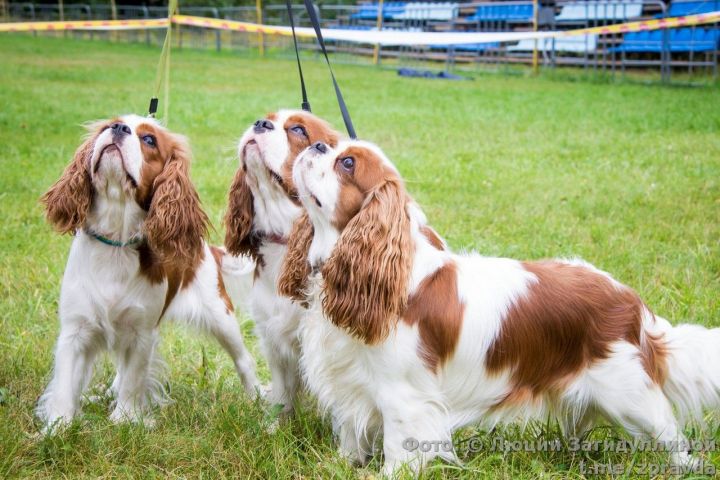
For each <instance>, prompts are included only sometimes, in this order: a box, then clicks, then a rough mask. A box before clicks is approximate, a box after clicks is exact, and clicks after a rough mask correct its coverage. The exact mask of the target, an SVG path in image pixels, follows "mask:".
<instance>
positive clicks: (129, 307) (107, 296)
mask: <svg viewBox="0 0 720 480" xmlns="http://www.w3.org/2000/svg"><path fill="white" fill-rule="evenodd" d="M189 167H190V149H189V146H188V143H187V141H186V140H185V138H184V137H182V136H180V135H176V134H174V133H171V132H169V131H168V130H166V129H165V128H163V127H162V126H160V125H159V124H158V123H157V122H156V121H155V120H153V119H149V118H142V117H139V116H135V115H127V116H122V117H119V118H116V119H114V120H110V121H103V122H98V123H96V124H94V125H92V126H91V127H90V134H89V137H88V138H87V140H86V141H85V142H84V143H83V144H82V145H81V146H80V147H79V148H78V150H77V152H76V153H75V157H74V159H73V161H72V162H71V163H70V165H69V166H68V167H67V168H66V169H65V172H64V173H63V175H62V177H61V178H60V179H59V180H58V181H57V182H56V183H55V184H54V185H53V186H52V188H50V190H49V191H48V192H47V193H45V195H44V196H43V197H42V201H43V203H44V204H45V208H46V213H47V219H48V221H49V222H50V223H51V224H53V225H54V226H55V228H56V229H57V230H58V231H59V232H61V233H72V234H74V235H75V238H74V239H73V242H72V247H71V249H70V256H69V258H68V262H67V266H66V268H65V275H64V277H63V281H62V287H61V291H60V304H59V314H60V324H61V328H60V335H59V337H58V340H57V346H56V348H55V365H54V370H53V377H52V380H51V381H50V384H49V385H48V387H47V389H46V390H45V393H44V394H43V395H42V397H41V398H40V401H39V404H38V406H37V414H38V416H39V417H40V419H41V420H42V421H43V422H44V425H45V430H46V431H51V429H52V427H53V426H54V425H57V424H65V423H67V422H69V421H70V420H71V419H72V418H73V417H74V416H75V415H76V414H77V413H78V410H79V404H80V397H81V395H82V393H83V390H84V389H85V388H86V387H87V385H88V382H89V381H90V378H91V376H92V370H93V363H94V360H95V357H96V356H97V354H98V353H99V352H101V351H103V350H109V351H111V352H112V354H113V356H114V359H115V362H116V367H117V374H116V376H115V379H114V381H113V383H112V386H111V387H110V393H112V394H114V396H115V408H114V410H113V411H112V413H111V414H110V418H111V419H112V420H113V421H124V420H129V421H143V420H144V417H145V415H146V414H147V409H148V407H149V406H150V404H151V403H152V401H153V400H157V401H161V400H163V398H164V391H163V389H162V387H161V384H160V382H158V380H157V379H156V378H154V375H153V372H154V371H155V370H156V369H157V367H158V365H159V363H158V362H159V357H158V352H157V348H158V347H157V344H158V330H159V324H160V321H161V320H162V319H164V318H167V319H175V320H178V321H181V322H184V323H187V324H190V325H192V326H194V327H198V328H200V329H203V330H207V331H209V332H210V333H211V334H212V335H214V336H215V338H216V339H217V340H218V341H219V342H220V344H221V345H222V347H223V348H224V349H225V350H226V351H227V352H228V353H229V354H230V356H231V357H232V359H233V362H234V364H235V368H236V369H237V372H238V374H239V375H240V378H241V380H242V383H243V385H244V387H245V390H246V391H247V392H248V393H249V394H253V393H254V392H255V388H256V386H257V380H256V378H255V363H254V360H253V358H252V357H251V356H250V355H249V353H248V351H247V349H246V348H245V344H244V343H243V337H242V334H241V333H240V330H239V328H238V324H237V320H236V318H235V315H234V313H233V302H232V300H231V298H230V296H229V295H228V291H229V290H231V289H233V290H237V292H238V293H242V291H243V288H245V289H249V288H250V281H251V276H252V268H253V262H252V260H251V259H249V258H234V257H231V256H230V255H227V254H225V252H224V251H223V250H222V249H220V248H215V247H211V246H209V245H208V244H207V243H206V242H205V240H204V237H205V234H206V232H207V224H208V218H207V216H206V215H205V212H204V211H203V210H202V208H201V206H200V200H199V198H198V195H197V193H196V191H195V188H194V187H193V185H192V183H191V182H190V179H189V177H188V170H189ZM226 283H227V285H226ZM226 286H227V287H228V288H226ZM245 294H246V295H247V292H245Z"/></svg>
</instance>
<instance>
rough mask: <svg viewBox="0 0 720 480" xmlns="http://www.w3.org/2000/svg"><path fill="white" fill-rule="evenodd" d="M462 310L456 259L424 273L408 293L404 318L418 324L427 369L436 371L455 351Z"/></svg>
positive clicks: (463, 307) (463, 308)
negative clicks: (428, 272)
mask: <svg viewBox="0 0 720 480" xmlns="http://www.w3.org/2000/svg"><path fill="white" fill-rule="evenodd" d="M464 313H465V304H464V303H463V302H462V301H461V300H460V297H459V293H458V285H457V265H456V264H455V262H449V263H446V264H445V265H443V266H442V267H440V268H438V269H437V270H435V271H434V272H433V273H432V274H430V275H428V276H427V277H425V278H424V279H423V280H422V282H420V285H419V286H418V288H417V290H416V291H415V292H414V293H413V294H412V295H411V296H410V299H409V300H408V304H407V309H406V310H405V313H404V314H403V321H404V322H405V323H407V324H408V325H415V324H417V325H418V331H419V333H420V356H421V357H422V359H423V361H424V362H425V365H426V366H427V367H428V368H429V369H430V370H432V371H434V372H436V371H437V368H438V366H439V365H441V364H443V363H444V362H445V361H446V360H447V359H448V358H450V357H451V356H452V355H453V353H455V348H456V347H457V344H458V341H459V339H460V331H461V329H462V322H463V315H464Z"/></svg>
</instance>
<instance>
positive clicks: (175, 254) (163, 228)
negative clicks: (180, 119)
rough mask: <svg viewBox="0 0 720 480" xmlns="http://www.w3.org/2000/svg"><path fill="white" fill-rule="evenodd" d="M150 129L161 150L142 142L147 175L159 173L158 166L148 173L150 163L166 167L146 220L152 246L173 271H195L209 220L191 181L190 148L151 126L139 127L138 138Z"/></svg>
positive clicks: (155, 183) (154, 189) (157, 181)
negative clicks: (151, 172)
mask: <svg viewBox="0 0 720 480" xmlns="http://www.w3.org/2000/svg"><path fill="white" fill-rule="evenodd" d="M146 128H147V129H148V130H150V129H152V132H153V134H154V135H155V137H156V143H157V148H152V147H149V146H148V145H146V144H145V143H144V142H142V148H143V155H144V156H145V164H144V165H143V174H145V173H146V171H149V169H150V168H152V169H153V172H154V171H155V170H156V166H155V165H154V166H153V167H147V168H148V170H146V166H147V164H157V163H160V161H161V159H162V161H163V168H162V169H161V170H160V172H159V173H158V174H157V175H156V176H155V177H154V178H153V180H152V193H151V198H150V199H149V202H148V216H147V219H146V220H145V234H146V236H147V241H148V244H149V245H150V247H151V248H152V249H153V250H154V251H157V252H159V253H160V254H161V255H162V257H163V260H164V262H165V263H166V264H168V268H169V269H177V270H179V271H180V272H185V270H187V269H191V270H194V269H195V268H196V267H197V266H198V265H199V264H200V261H201V260H202V257H203V248H204V244H205V241H204V237H205V235H206V234H207V228H208V218H207V215H206V214H205V212H204V211H203V209H202V208H201V206H200V199H199V197H198V194H197V191H196V190H195V187H194V186H193V184H192V182H191V181H190V177H189V170H190V156H191V154H190V147H189V146H188V144H187V141H186V140H185V139H184V138H183V137H181V136H179V135H175V134H171V133H170V132H167V131H166V130H164V129H160V128H156V127H154V126H152V125H148V124H146V125H142V126H140V127H138V135H140V136H142V135H144V134H145V130H144V129H146ZM142 181H143V183H145V181H146V180H145V179H144V178H143V180H142ZM138 194H140V188H138ZM145 201H146V202H147V200H145Z"/></svg>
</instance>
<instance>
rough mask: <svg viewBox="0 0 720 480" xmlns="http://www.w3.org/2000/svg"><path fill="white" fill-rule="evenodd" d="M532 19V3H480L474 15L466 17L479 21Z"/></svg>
mask: <svg viewBox="0 0 720 480" xmlns="http://www.w3.org/2000/svg"><path fill="white" fill-rule="evenodd" d="M532 19H533V6H532V4H531V3H515V4H501V3H498V4H493V5H479V6H478V7H477V10H475V13H474V14H473V15H472V16H470V17H467V18H465V20H469V21H478V22H497V21H505V22H531V21H532Z"/></svg>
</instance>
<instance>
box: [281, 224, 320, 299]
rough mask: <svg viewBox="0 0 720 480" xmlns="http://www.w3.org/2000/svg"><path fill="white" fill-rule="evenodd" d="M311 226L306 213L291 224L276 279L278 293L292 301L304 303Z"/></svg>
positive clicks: (311, 234) (311, 233)
mask: <svg viewBox="0 0 720 480" xmlns="http://www.w3.org/2000/svg"><path fill="white" fill-rule="evenodd" d="M313 232H314V229H313V225H312V222H311V221H310V218H309V217H308V214H307V212H305V213H303V214H302V216H301V217H300V218H298V219H297V220H296V221H295V223H294V224H293V228H292V230H291V231H290V237H289V238H288V250H287V253H286V254H285V258H284V259H283V264H282V268H281V270H280V278H279V279H278V291H279V292H280V294H281V295H284V296H286V297H290V298H292V299H293V300H298V301H301V302H302V301H305V300H306V298H305V289H306V287H307V279H308V276H309V275H310V263H308V253H309V252H310V245H311V244H312V239H313Z"/></svg>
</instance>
